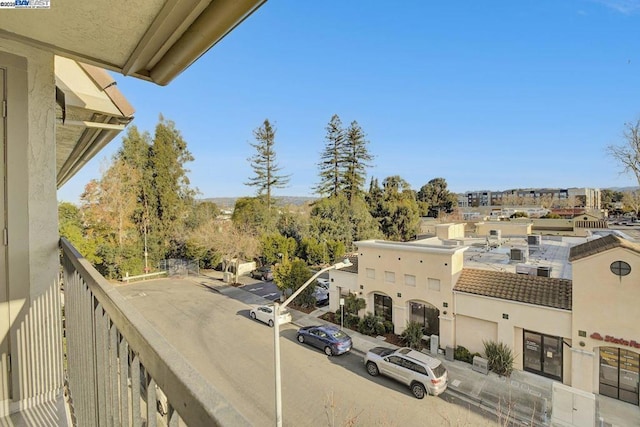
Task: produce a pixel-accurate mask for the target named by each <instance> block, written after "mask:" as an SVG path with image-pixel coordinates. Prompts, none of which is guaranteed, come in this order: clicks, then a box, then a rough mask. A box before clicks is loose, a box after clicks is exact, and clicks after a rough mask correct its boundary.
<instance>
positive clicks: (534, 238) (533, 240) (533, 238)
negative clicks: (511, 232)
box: [527, 234, 542, 246]
mask: <svg viewBox="0 0 640 427" xmlns="http://www.w3.org/2000/svg"><path fill="white" fill-rule="evenodd" d="M527 243H528V244H530V245H535V246H540V245H541V244H542V236H541V235H539V234H533V235H530V236H527Z"/></svg>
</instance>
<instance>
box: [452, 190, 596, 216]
mask: <svg viewBox="0 0 640 427" xmlns="http://www.w3.org/2000/svg"><path fill="white" fill-rule="evenodd" d="M543 201H544V202H548V201H551V202H552V203H555V204H558V205H561V206H565V207H567V206H568V207H580V208H584V209H586V210H588V211H599V210H600V209H601V203H600V189H598V188H526V189H512V190H504V191H488V190H481V191H468V192H466V193H463V194H460V195H459V196H458V207H460V208H477V207H496V206H500V207H502V206H515V205H520V206H539V205H540V204H541V202H543ZM569 205H571V206H569Z"/></svg>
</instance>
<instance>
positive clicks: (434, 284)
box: [427, 278, 440, 291]
mask: <svg viewBox="0 0 640 427" xmlns="http://www.w3.org/2000/svg"><path fill="white" fill-rule="evenodd" d="M427 282H428V283H429V290H430V291H440V279H432V278H428V279H427Z"/></svg>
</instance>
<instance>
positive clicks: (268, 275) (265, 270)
mask: <svg viewBox="0 0 640 427" xmlns="http://www.w3.org/2000/svg"><path fill="white" fill-rule="evenodd" d="M249 274H250V275H251V277H253V278H254V279H260V280H266V281H271V280H273V271H272V270H271V267H270V266H268V265H263V266H262V267H258V268H256V269H255V270H252V271H251V273H249Z"/></svg>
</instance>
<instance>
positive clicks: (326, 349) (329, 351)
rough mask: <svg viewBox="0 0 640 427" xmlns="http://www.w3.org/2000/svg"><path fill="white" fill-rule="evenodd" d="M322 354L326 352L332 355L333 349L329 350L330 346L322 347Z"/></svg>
mask: <svg viewBox="0 0 640 427" xmlns="http://www.w3.org/2000/svg"><path fill="white" fill-rule="evenodd" d="M324 354H326V355H327V356H333V350H331V347H329V346H326V347H325V348H324Z"/></svg>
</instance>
